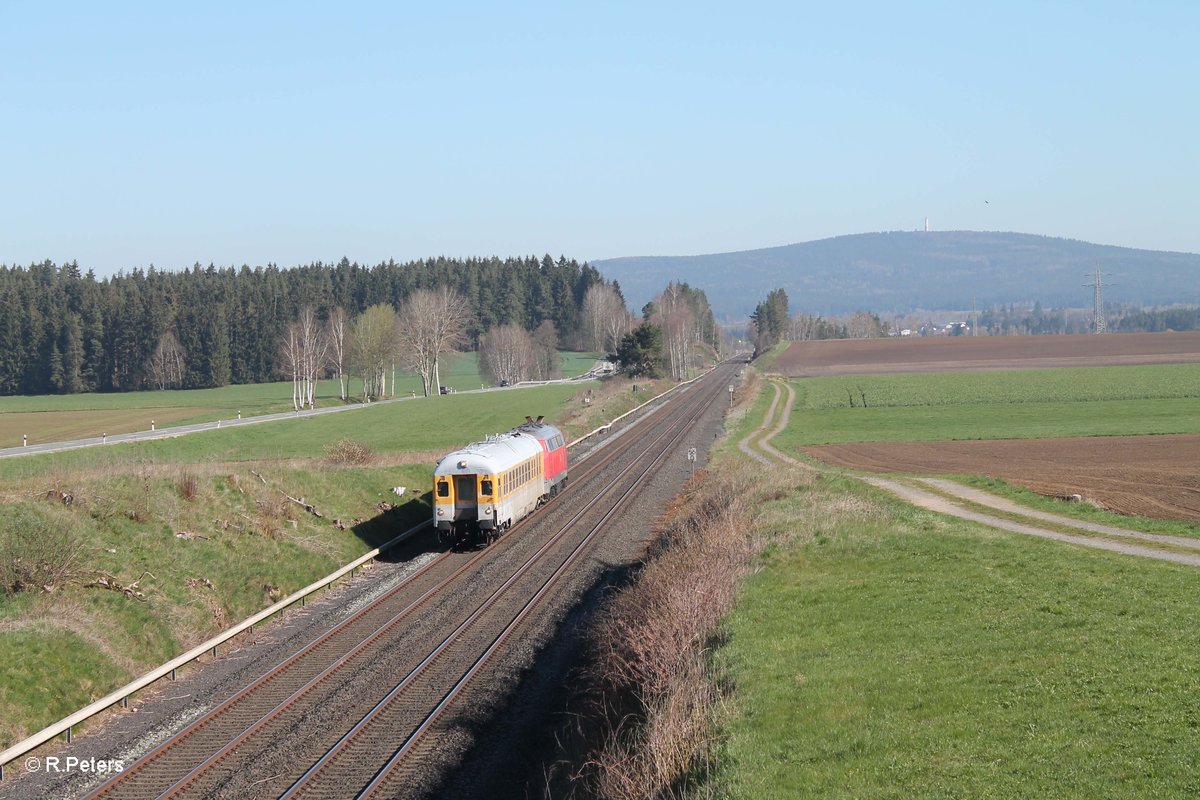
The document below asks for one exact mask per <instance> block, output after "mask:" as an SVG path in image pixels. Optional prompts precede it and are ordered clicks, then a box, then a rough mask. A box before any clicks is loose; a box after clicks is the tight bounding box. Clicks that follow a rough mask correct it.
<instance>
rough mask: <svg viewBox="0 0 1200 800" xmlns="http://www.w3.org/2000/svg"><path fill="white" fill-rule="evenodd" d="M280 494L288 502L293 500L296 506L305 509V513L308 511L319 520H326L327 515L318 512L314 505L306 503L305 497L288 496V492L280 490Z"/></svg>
mask: <svg viewBox="0 0 1200 800" xmlns="http://www.w3.org/2000/svg"><path fill="white" fill-rule="evenodd" d="M279 493H280V494H281V495H283V496H284V497H286V498H287V499H288V500H291V501H292V502H293V503H295V504H296V505H298V506H300V507H301V508H303V509H304V510H305V511H307V512H308V513H310V514H312V515H313V516H314V517H317V518H318V519H324V518H325V515H324V514H322V513H321V512H320V511H317V507H316V506H314V505H312V504H310V503H306V502H304V498H303V497H300V498H296V497H292V496H291V495H290V494H288V493H287V492H285V491H283V490H282V489H280V490H279Z"/></svg>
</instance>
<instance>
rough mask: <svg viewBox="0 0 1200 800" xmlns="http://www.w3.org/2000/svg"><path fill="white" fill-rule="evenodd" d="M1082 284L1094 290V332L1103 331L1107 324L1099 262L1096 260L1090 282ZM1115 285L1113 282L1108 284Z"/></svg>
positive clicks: (1102, 279) (1105, 329)
mask: <svg viewBox="0 0 1200 800" xmlns="http://www.w3.org/2000/svg"><path fill="white" fill-rule="evenodd" d="M1110 275H1111V273H1110ZM1083 285H1084V286H1090V287H1092V289H1093V290H1094V294H1093V300H1092V304H1093V311H1092V314H1093V319H1092V326H1093V332H1094V333H1105V332H1106V331H1107V330H1108V325H1107V323H1105V321H1104V276H1102V275H1101V274H1100V262H1099V261H1097V262H1096V277H1095V279H1094V280H1093V281H1092V282H1091V283H1085V284H1083ZM1108 285H1109V286H1116V284H1115V283H1110V284H1108Z"/></svg>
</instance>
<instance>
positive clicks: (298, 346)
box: [283, 306, 329, 411]
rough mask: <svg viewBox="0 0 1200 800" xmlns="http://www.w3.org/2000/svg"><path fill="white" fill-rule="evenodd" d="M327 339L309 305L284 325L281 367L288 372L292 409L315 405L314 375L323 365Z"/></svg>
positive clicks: (327, 344)
mask: <svg viewBox="0 0 1200 800" xmlns="http://www.w3.org/2000/svg"><path fill="white" fill-rule="evenodd" d="M328 351H329V340H328V338H327V337H326V336H325V332H324V331H322V330H321V324H320V321H319V320H318V319H317V312H316V311H314V310H313V309H312V307H311V306H305V307H304V308H302V309H301V310H300V317H299V318H298V319H297V320H296V321H295V322H293V323H292V324H291V325H289V326H288V328H287V330H286V331H284V337H283V360H284V366H285V369H287V370H288V371H290V372H291V374H292V408H294V409H296V410H297V411H298V410H300V409H301V408H305V407H307V408H315V407H316V387H317V376H318V375H319V373H320V372H321V370H322V369H323V368H324V367H325V362H326V357H327V353H328Z"/></svg>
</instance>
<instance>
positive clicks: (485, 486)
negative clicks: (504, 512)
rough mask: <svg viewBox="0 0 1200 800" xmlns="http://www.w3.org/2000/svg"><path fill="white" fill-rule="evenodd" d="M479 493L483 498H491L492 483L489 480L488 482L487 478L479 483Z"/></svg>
mask: <svg viewBox="0 0 1200 800" xmlns="http://www.w3.org/2000/svg"><path fill="white" fill-rule="evenodd" d="M479 493H480V494H481V495H483V496H484V497H491V496H492V482H491V481H490V480H488V479H487V478H484V479H483V480H481V481H480V482H479Z"/></svg>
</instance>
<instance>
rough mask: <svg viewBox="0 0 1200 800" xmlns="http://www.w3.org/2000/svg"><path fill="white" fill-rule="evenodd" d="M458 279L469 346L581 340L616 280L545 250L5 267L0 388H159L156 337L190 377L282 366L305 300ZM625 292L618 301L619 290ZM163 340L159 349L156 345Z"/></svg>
mask: <svg viewBox="0 0 1200 800" xmlns="http://www.w3.org/2000/svg"><path fill="white" fill-rule="evenodd" d="M446 286H448V287H452V288H454V289H456V290H457V292H458V293H459V294H461V295H462V297H463V298H464V299H465V301H466V320H465V324H464V338H465V346H467V347H470V348H474V347H475V346H476V345H477V344H478V342H479V339H480V337H481V336H482V335H483V334H484V332H486V331H488V330H490V329H491V328H493V327H499V326H504V325H508V326H515V327H518V328H521V329H524V330H526V331H534V330H536V329H538V328H539V327H543V328H544V326H543V323H546V322H549V323H551V324H552V325H553V326H554V329H555V330H556V331H557V333H558V342H559V344H560V346H563V347H567V348H571V347H580V346H583V345H586V344H590V343H588V342H585V341H584V340H585V339H586V338H587V336H586V334H585V332H584V328H585V326H584V325H583V324H582V321H583V320H582V314H583V309H584V301H585V298H586V297H587V295H588V290H589V288H591V287H593V286H602V287H604V286H607V287H610V288H611V289H612V290H613V291H612V293H613V294H615V295H616V296H617V297H618V298H620V297H621V294H620V287H619V286H617V285H616V284H615V283H611V284H610V283H609V282H607V281H605V279H604V278H603V276H601V275H600V273H599V272H598V271H597V270H596V269H594V268H593V267H590V266H588V265H587V264H586V263H584V264H582V265H581V264H579V263H578V262H577V261H575V260H573V259H571V260H568V259H567V258H565V257H560V258H559V259H558V260H557V261H555V260H554V259H552V258H551V257H550V256H549V255H547V256H544V257H543V258H541V259H538V258H536V257H532V256H529V257H523V258H513V257H510V258H506V259H500V258H497V257H492V258H472V259H450V258H431V259H427V260H424V261H412V262H407V263H397V262H395V261H392V260H389V261H387V262H384V263H380V264H376V265H374V266H365V265H360V264H357V263H352V262H350V261H349V260H347V259H345V258H343V259H342V260H341V261H340V262H338V263H337V264H324V263H321V262H315V263H311V264H308V265H305V266H299V267H294V268H280V267H278V266H276V265H273V264H271V265H267V266H265V267H262V266H259V267H254V268H251V267H249V266H242V267H240V268H236V269H235V268H232V267H220V268H218V267H215V266H212V265H210V266H208V267H207V268H205V267H201V266H200V265H198V264H197V265H195V266H194V267H193V268H192V269H190V270H184V271H179V272H171V271H163V270H157V269H155V268H154V267H150V268H149V269H146V270H142V269H134V270H132V271H130V272H128V273H125V272H122V273H118V274H117V275H115V276H112V277H109V278H104V279H98V278H97V277H96V275H95V274H94V272H93V271H91V270H89V271H87V272H83V271H81V269H80V267H79V265H78V264H77V263H75V262H70V263H67V264H63V265H61V266H58V265H55V264H54V263H53V262H50V261H45V262H42V263H39V264H33V265H31V266H29V267H19V266H17V267H9V266H4V265H0V394H5V395H11V394H50V393H75V392H91V391H128V390H134V389H143V388H153V387H154V385H155V383H156V381H155V379H154V372H155V363H154V362H155V359H154V355H155V352H156V349H158V348H159V345H160V343H161V342H162V341H164V337H167V338H171V339H172V347H175V346H176V345H177V347H178V352H179V353H180V354H181V359H180V363H181V370H182V373H181V375H180V379H179V380H178V381H177V382H176V383H175V385H179V386H181V387H184V388H203V387H215V386H224V385H227V384H230V383H258V382H264V381H271V380H276V379H279V378H281V377H282V378H286V377H288V372H287V370H288V368H287V366H286V364H285V361H286V356H285V353H284V350H285V339H286V336H287V332H288V329H289V326H291V325H292V324H293V323H294V322H295V321H296V320H297V318H298V317H299V316H300V315H301V312H302V311H303V310H305V309H313V310H314V311H315V313H316V315H317V317H318V319H319V320H322V321H324V320H327V319H328V318H329V316H330V315H331V314H332V313H334V310H335V309H338V308H341V309H343V310H344V312H345V313H346V314H348V315H350V316H351V317H356V316H358V315H360V314H362V313H363V312H364V311H366V310H367V309H368V308H370V307H372V306H376V305H381V304H382V305H387V306H391V307H393V308H399V307H401V306H402V305H403V303H404V301H405V300H406V299H407V298H408V297H409V296H410V295H412V294H413V293H414V292H416V291H417V290H421V289H428V290H433V289H436V288H440V287H446ZM621 302H622V304H623V299H622V301H621ZM160 352H161V350H160Z"/></svg>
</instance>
